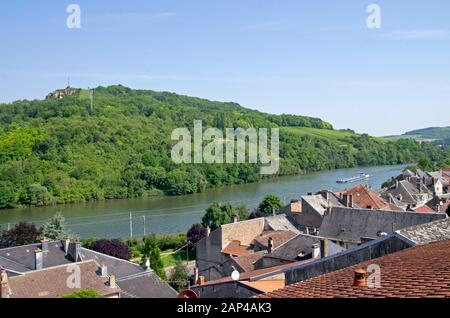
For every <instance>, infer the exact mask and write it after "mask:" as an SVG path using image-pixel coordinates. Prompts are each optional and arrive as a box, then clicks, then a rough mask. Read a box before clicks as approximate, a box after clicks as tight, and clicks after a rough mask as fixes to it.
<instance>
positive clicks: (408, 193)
mask: <svg viewBox="0 0 450 318" xmlns="http://www.w3.org/2000/svg"><path fill="white" fill-rule="evenodd" d="M381 196H382V197H383V198H384V199H385V200H386V201H388V202H389V203H391V204H394V205H397V206H398V207H400V208H405V207H406V209H409V208H415V207H418V206H421V205H423V204H425V203H426V202H427V201H428V200H430V199H431V197H432V194H431V193H430V192H429V190H428V188H427V187H426V186H425V185H424V183H422V182H421V181H419V182H418V183H416V184H413V183H412V182H410V181H408V180H402V181H398V180H397V181H396V182H395V184H394V185H393V186H391V187H390V188H388V189H384V190H382V191H381ZM393 198H394V200H393ZM398 202H400V203H398Z"/></svg>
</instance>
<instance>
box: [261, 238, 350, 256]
mask: <svg viewBox="0 0 450 318" xmlns="http://www.w3.org/2000/svg"><path fill="white" fill-rule="evenodd" d="M321 240H326V239H325V238H321V237H318V236H312V235H306V234H299V235H297V236H296V237H294V238H292V239H291V240H289V241H287V242H286V243H284V244H282V245H280V246H279V247H277V248H276V249H275V250H274V251H273V252H272V253H269V254H267V255H266V256H267V257H276V258H281V259H286V260H299V259H298V257H299V254H300V253H302V254H303V255H305V256H306V255H308V254H311V253H312V246H313V245H314V244H317V243H320V241H321ZM328 244H329V255H334V254H337V253H340V252H342V251H344V250H345V248H343V247H341V246H339V245H337V244H335V243H333V242H331V241H329V242H328Z"/></svg>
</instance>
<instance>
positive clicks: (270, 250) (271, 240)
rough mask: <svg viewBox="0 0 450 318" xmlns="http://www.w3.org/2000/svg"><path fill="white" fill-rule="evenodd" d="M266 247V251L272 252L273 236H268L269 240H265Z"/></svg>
mask: <svg viewBox="0 0 450 318" xmlns="http://www.w3.org/2000/svg"><path fill="white" fill-rule="evenodd" d="M267 247H268V249H267V251H268V252H269V253H272V252H273V238H271V237H269V241H268V242H267Z"/></svg>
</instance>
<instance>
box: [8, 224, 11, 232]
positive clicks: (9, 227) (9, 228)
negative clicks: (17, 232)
mask: <svg viewBox="0 0 450 318" xmlns="http://www.w3.org/2000/svg"><path fill="white" fill-rule="evenodd" d="M10 228H11V227H10V224H9V223H8V231H9V230H10Z"/></svg>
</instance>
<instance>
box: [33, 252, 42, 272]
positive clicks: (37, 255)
mask: <svg viewBox="0 0 450 318" xmlns="http://www.w3.org/2000/svg"><path fill="white" fill-rule="evenodd" d="M34 255H35V257H34V265H35V266H34V268H35V269H36V270H40V269H42V268H44V252H43V251H42V250H41V249H40V248H37V249H36V250H35V251H34Z"/></svg>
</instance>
